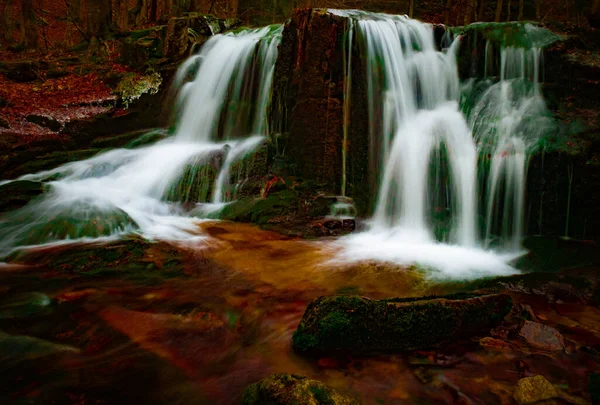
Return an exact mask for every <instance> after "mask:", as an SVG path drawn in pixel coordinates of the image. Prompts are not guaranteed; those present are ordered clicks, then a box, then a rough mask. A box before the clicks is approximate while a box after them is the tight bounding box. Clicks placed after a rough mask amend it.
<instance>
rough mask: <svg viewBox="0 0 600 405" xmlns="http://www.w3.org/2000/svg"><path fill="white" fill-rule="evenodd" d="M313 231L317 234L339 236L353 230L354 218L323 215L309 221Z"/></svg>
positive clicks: (354, 227)
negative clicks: (323, 216)
mask: <svg viewBox="0 0 600 405" xmlns="http://www.w3.org/2000/svg"><path fill="white" fill-rule="evenodd" d="M311 227H312V229H313V233H314V234H315V235H317V236H341V235H347V234H349V233H352V232H354V230H355V229H356V221H355V220H354V218H335V217H325V218H323V219H318V220H315V221H312V222H311Z"/></svg>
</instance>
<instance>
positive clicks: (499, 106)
mask: <svg viewBox="0 0 600 405" xmlns="http://www.w3.org/2000/svg"><path fill="white" fill-rule="evenodd" d="M332 12H334V13H338V14H342V15H344V16H347V17H349V18H350V19H351V23H349V24H348V26H347V30H348V33H347V34H346V36H347V37H348V38H350V39H352V38H353V37H356V38H358V41H359V47H360V52H361V55H362V58H363V63H364V64H365V68H366V79H367V83H366V84H367V99H368V109H369V118H370V156H371V158H370V159H371V167H372V173H378V176H379V177H378V179H379V181H378V184H379V190H378V195H377V201H376V208H375V213H374V216H373V218H372V221H371V224H370V230H369V231H368V232H365V233H363V234H358V235H353V236H350V237H348V238H346V239H345V240H343V244H344V246H345V249H344V252H343V255H344V259H345V260H366V259H378V260H382V259H383V260H390V261H394V262H397V263H401V264H418V265H421V266H425V267H430V268H435V269H438V270H441V271H442V274H444V275H452V276H453V275H458V276H461V277H462V276H465V274H462V273H463V272H464V271H465V269H468V270H467V272H469V273H470V274H479V275H482V273H483V274H486V273H487V274H490V275H491V274H508V273H511V272H513V271H514V270H513V269H512V268H511V267H510V266H509V265H508V264H507V262H508V261H510V260H511V259H513V258H514V257H516V256H518V255H519V254H520V252H521V245H520V243H521V239H522V237H523V221H524V219H523V207H524V198H525V179H526V168H527V160H528V158H527V157H528V154H529V153H530V152H531V150H532V148H534V147H535V145H536V143H537V140H538V138H539V136H540V135H541V134H542V133H543V131H544V130H546V129H547V122H545V121H544V120H545V115H546V114H545V105H544V101H543V98H542V96H541V93H540V91H539V85H538V81H539V80H538V76H539V59H540V53H541V51H540V49H537V48H532V49H524V48H502V49H500V50H499V54H500V58H499V59H500V62H499V65H500V72H499V74H498V76H499V77H498V78H496V77H486V79H485V80H483V81H481V82H478V83H477V85H474V84H473V83H472V81H468V82H467V83H466V84H461V82H460V79H459V75H458V68H457V51H458V48H459V46H460V38H456V39H454V40H452V41H450V42H451V43H450V45H449V46H448V47H447V48H446V49H442V50H440V49H439V48H438V44H437V43H436V40H435V38H434V31H433V26H431V25H428V24H423V23H421V22H418V21H415V20H411V19H409V18H408V17H406V16H392V15H385V14H373V13H366V12H360V11H338V10H333V11H332ZM354 31H356V33H355V32H354ZM490 48H491V45H489V44H488V49H487V52H486V56H491V55H492V50H491V49H490ZM346 60H347V61H350V60H351V58H349V57H347V58H346ZM492 66H493V65H492V64H491V63H490V66H487V65H486V69H485V70H486V72H490V74H494V72H493V67H492ZM346 72H347V74H346V75H347V76H350V79H348V81H351V65H350V62H347V67H346ZM475 87H476V90H477V91H475ZM469 90H471V93H469V94H468V96H466V95H465V94H466V93H468V92H469ZM346 91H347V92H348V91H349V87H347V90H346ZM349 99H350V95H346V97H345V100H349ZM466 99H468V102H469V103H470V104H469V105H468V106H466V107H465V105H464V104H463V105H461V100H463V101H464V100H466ZM345 133H346V131H345ZM342 183H344V181H342ZM481 213H483V215H482V214H481ZM492 246H493V247H494V248H496V250H499V251H500V252H501V254H496V253H494V252H493V251H491V250H484V248H486V249H487V248H490V247H492ZM457 272H460V273H461V274H457Z"/></svg>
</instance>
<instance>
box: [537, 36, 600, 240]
mask: <svg viewBox="0 0 600 405" xmlns="http://www.w3.org/2000/svg"><path fill="white" fill-rule="evenodd" d="M599 48H600V33H599V32H597V31H585V30H582V31H580V32H573V33H570V35H569V36H568V37H567V38H566V39H565V40H564V41H561V42H558V43H555V44H554V45H553V46H552V47H550V48H548V49H547V50H546V51H545V52H544V62H545V71H544V73H545V75H544V76H545V78H544V83H543V86H542V89H543V92H544V97H545V99H546V102H547V105H548V108H549V109H550V110H551V111H552V113H553V115H554V117H555V119H556V121H557V124H558V128H557V131H556V133H555V134H549V136H548V139H547V140H546V141H545V148H544V150H543V152H542V153H538V154H537V155H535V156H533V157H532V159H531V163H530V166H529V171H528V179H527V181H528V188H527V197H528V206H527V215H528V217H527V219H528V225H529V227H528V233H529V234H543V235H560V236H569V237H574V238H579V239H592V240H598V239H599V238H600V119H598V114H597V111H598V108H599V107H600V94H599V93H598V91H597V84H595V83H597V79H598V77H600V63H598V60H597V57H595V56H594V55H597V50H598V49H599Z"/></svg>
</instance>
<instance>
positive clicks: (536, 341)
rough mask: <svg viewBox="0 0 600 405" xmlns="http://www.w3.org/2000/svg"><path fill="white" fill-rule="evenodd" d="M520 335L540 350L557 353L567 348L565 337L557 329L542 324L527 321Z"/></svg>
mask: <svg viewBox="0 0 600 405" xmlns="http://www.w3.org/2000/svg"><path fill="white" fill-rule="evenodd" d="M519 335H520V336H521V337H523V338H524V339H525V340H526V341H527V343H529V344H530V345H532V346H535V347H537V348H539V349H544V350H551V351H557V350H564V348H565V339H564V337H563V336H562V335H561V334H560V333H559V332H558V331H557V330H556V329H554V328H551V327H550V326H546V325H542V324H541V323H537V322H530V321H525V325H523V327H522V328H521V331H520V332H519Z"/></svg>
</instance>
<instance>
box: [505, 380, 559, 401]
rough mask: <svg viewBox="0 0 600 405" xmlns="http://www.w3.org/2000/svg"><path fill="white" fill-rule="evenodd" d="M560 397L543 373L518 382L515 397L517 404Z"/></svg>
mask: <svg viewBox="0 0 600 405" xmlns="http://www.w3.org/2000/svg"><path fill="white" fill-rule="evenodd" d="M556 397H558V393H557V392H556V390H555V389H554V387H553V386H552V384H550V382H549V381H548V380H546V378H544V376H542V375H536V376H535V377H527V378H521V379H520V380H519V382H517V387H516V388H515V393H514V398H515V401H516V402H517V404H535V403H538V402H540V401H544V400H547V399H552V398H556Z"/></svg>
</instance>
